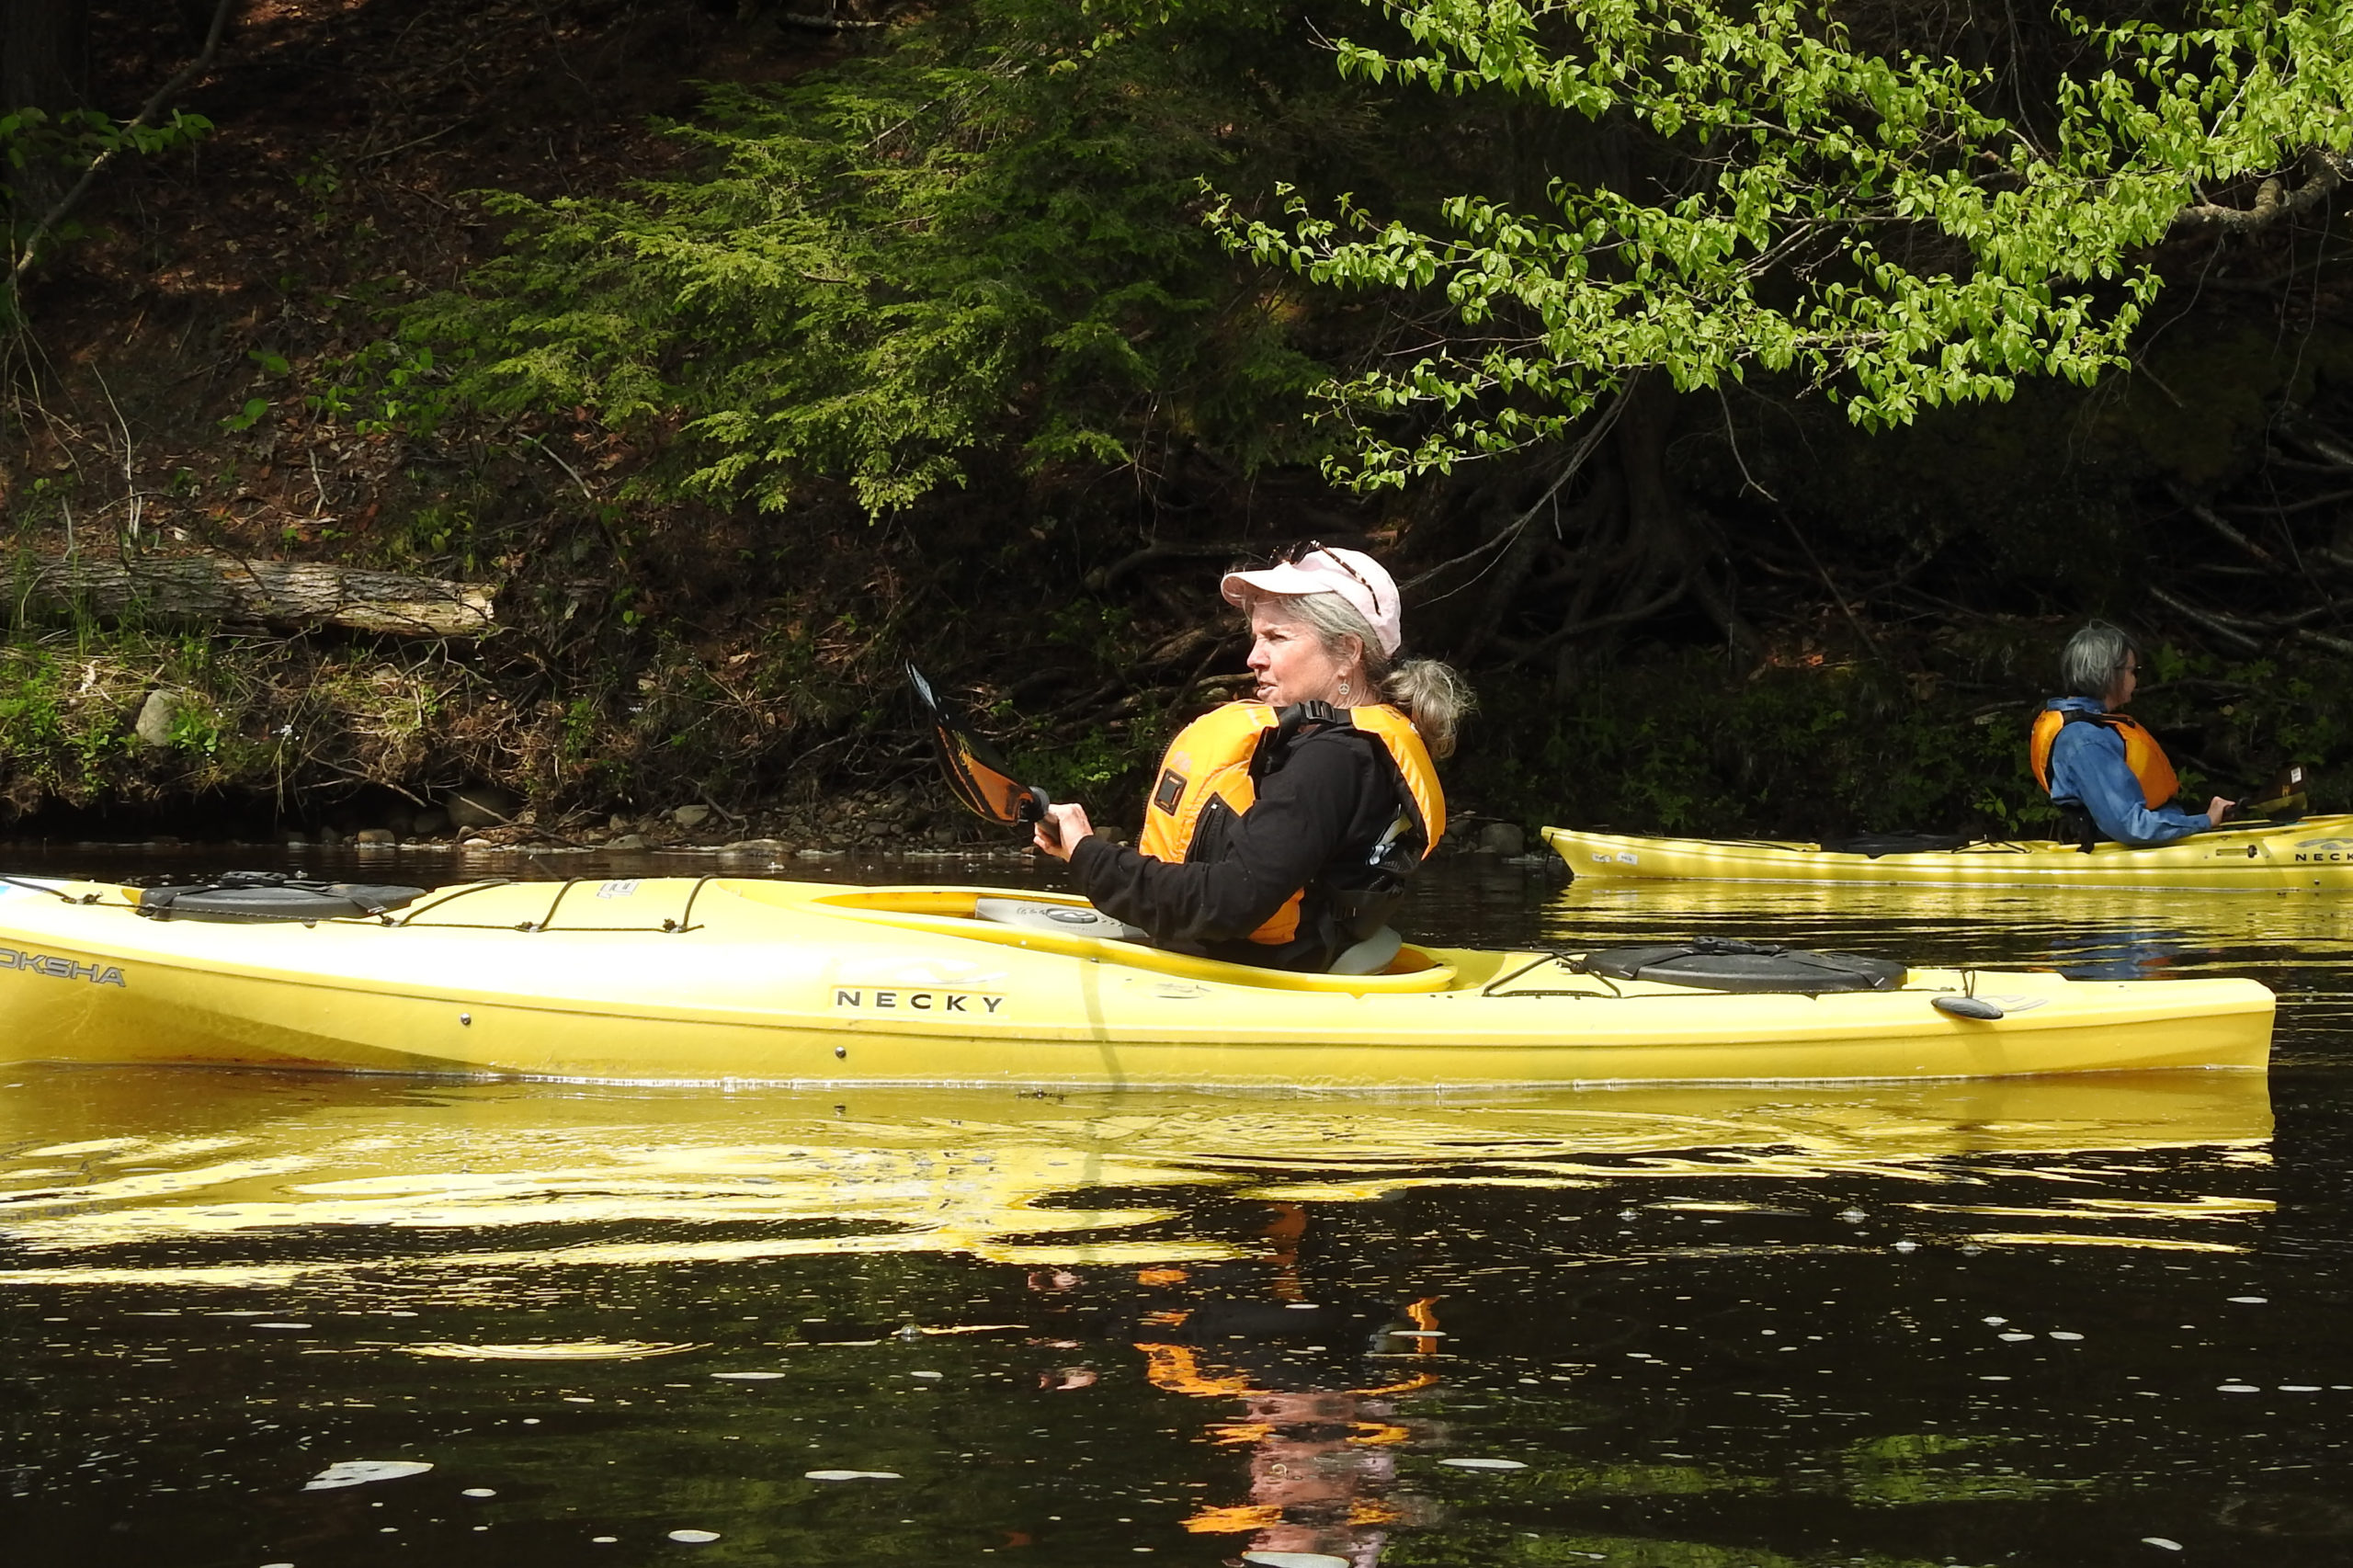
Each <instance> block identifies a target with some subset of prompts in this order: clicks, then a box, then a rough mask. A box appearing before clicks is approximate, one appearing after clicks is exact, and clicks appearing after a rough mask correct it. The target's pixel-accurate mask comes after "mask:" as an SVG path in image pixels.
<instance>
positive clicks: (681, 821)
mask: <svg viewBox="0 0 2353 1568" xmlns="http://www.w3.org/2000/svg"><path fill="white" fill-rule="evenodd" d="M670 820H671V821H672V822H674V823H676V824H678V825H679V826H680V827H685V828H696V827H700V826H701V825H702V824H705V823H707V822H709V821H710V807H709V806H680V807H679V808H678V809H677V810H676V811H674V812H671V813H670Z"/></svg>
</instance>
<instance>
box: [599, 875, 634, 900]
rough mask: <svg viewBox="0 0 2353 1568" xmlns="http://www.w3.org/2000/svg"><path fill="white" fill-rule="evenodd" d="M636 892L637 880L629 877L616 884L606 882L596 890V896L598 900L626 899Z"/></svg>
mask: <svg viewBox="0 0 2353 1568" xmlns="http://www.w3.org/2000/svg"><path fill="white" fill-rule="evenodd" d="M635 892H637V879H636V878H635V877H630V878H626V879H624V880H623V881H618V882H607V883H606V884H605V885H604V886H603V887H600V888H598V889H597V897H598V898H628V897H631V895H633V894H634V893H635Z"/></svg>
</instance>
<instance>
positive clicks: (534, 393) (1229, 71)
mask: <svg viewBox="0 0 2353 1568" xmlns="http://www.w3.org/2000/svg"><path fill="white" fill-rule="evenodd" d="M1275 14H1276V12H1275V8H1274V7H1272V6H1264V5H1258V4H1249V3H1235V4H1231V5H1220V6H1204V7H1201V8H1199V10H1198V11H1196V12H1194V13H1191V14H1189V15H1188V20H1187V21H1186V23H1185V24H1184V26H1183V27H1182V28H1178V27H1177V26H1176V24H1174V23H1170V22H1166V21H1165V20H1161V19H1157V18H1155V17H1154V16H1153V15H1152V14H1151V11H1150V8H1138V9H1137V10H1136V12H1135V13H1134V14H1133V15H1128V14H1126V13H1125V12H1123V10H1122V8H1120V7H1118V6H1113V7H1109V8H1098V9H1096V10H1093V11H1088V10H1085V9H1082V8H1079V7H1072V6H1063V5H1059V4H1055V3H1053V0H982V3H980V4H977V5H974V6H961V7H955V8H952V9H951V10H949V11H948V12H946V13H944V14H941V15H939V16H938V17H932V18H929V19H926V20H923V21H920V22H917V23H915V24H912V25H910V26H907V27H905V28H902V29H900V30H898V31H897V32H896V33H894V34H893V35H892V36H891V37H890V39H889V40H887V41H886V42H885V44H884V45H883V47H882V51H881V52H880V53H878V54H876V55H873V56H871V57H870V58H866V59H861V60H858V61H854V62H849V63H847V64H846V65H844V66H842V67H840V68H838V69H835V70H833V71H831V72H827V73H824V74H817V75H813V76H811V77H808V78H804V79H802V80H801V82H799V83H797V84H794V85H788V86H783V87H773V86H752V85H720V86H715V87H712V88H711V89H710V92H709V95H708V98H707V101H706V108H705V114H704V116H703V118H702V119H700V120H699V121H697V122H696V123H694V124H691V125H675V126H671V127H669V128H668V129H669V131H670V133H671V134H672V135H673V136H674V137H676V139H677V141H678V142H680V143H681V144H682V146H683V147H684V148H685V149H686V150H687V151H688V153H689V154H691V156H692V160H693V165H694V166H693V169H692V171H691V172H690V173H688V174H685V175H681V176H677V177H674V178H666V179H661V180H655V181H651V182H648V183H646V184H644V185H642V186H641V187H639V188H638V190H637V191H636V192H635V193H634V194H632V195H629V196H625V197H621V198H615V199H565V200H558V201H549V202H538V201H533V200H529V199H525V198H522V197H518V196H511V195H494V196H493V197H491V198H490V205H491V206H492V208H493V209H494V210H496V211H498V212H500V213H502V214H504V215H506V216H507V217H509V218H512V219H513V220H515V221H516V225H517V227H516V232H515V236H514V243H513V245H512V247H511V248H510V250H509V251H508V253H507V254H506V256H503V257H502V258H501V259H499V260H498V261H496V262H494V263H493V264H492V265H490V266H489V267H485V268H483V270H482V271H481V272H479V273H478V274H477V275H476V276H475V277H474V278H473V279H472V283H471V286H470V291H469V292H468V293H467V294H465V295H449V296H443V297H440V298H438V299H435V300H432V301H426V303H425V304H424V305H423V306H421V307H420V308H418V309H416V310H415V311H414V312H412V313H411V314H410V315H409V317H408V319H407V321H406V324H405V326H404V341H405V342H407V343H409V344H412V345H427V344H431V345H438V346H440V347H441V348H442V351H443V353H444V358H445V360H447V361H448V362H449V363H452V364H453V365H455V366H456V367H457V369H456V372H455V376H454V381H452V383H451V390H452V392H453V393H454V394H455V395H456V396H458V397H460V398H461V399H463V400H466V401H468V402H471V403H476V404H479V405H483V406H486V407H488V408H491V409H493V410H500V411H513V410H518V409H524V408H543V409H560V410H566V411H569V410H571V409H574V408H585V409H587V410H590V411H592V412H593V413H594V414H595V415H597V417H598V418H600V419H602V420H603V421H605V422H607V423H608V424H613V425H619V426H633V427H636V428H638V429H639V430H641V431H645V432H659V433H663V434H665V436H666V435H668V434H669V433H671V432H675V435H676V440H677V447H678V451H679V454H680V458H681V461H680V462H679V463H678V464H677V465H676V467H674V468H673V469H670V470H667V471H665V472H664V473H663V474H662V475H660V476H657V477H656V478H655V479H654V481H652V482H651V483H655V484H658V485H661V486H663V487H665V488H666V487H670V486H676V487H677V488H679V489H683V490H684V491H685V492H686V493H688V494H704V495H709V496H714V497H736V496H743V497H748V498H750V499H752V500H753V501H755V502H756V504H758V505H759V506H762V507H766V508H769V509H775V508H779V507H781V506H785V505H786V504H787V502H788V501H789V500H790V498H791V496H792V495H793V494H794V491H795V487H796V486H797V485H798V484H800V483H802V482H804V481H805V480H807V479H808V478H810V477H812V476H815V475H830V476H837V477H841V478H845V479H847V481H848V482H849V483H851V485H852V486H853V487H854V488H855V491H856V494H857V495H858V499H859V501H860V502H861V503H862V504H863V505H864V506H865V507H866V508H867V509H868V510H869V511H870V512H872V513H877V514H879V513H884V512H888V511H891V510H893V509H896V508H900V507H904V506H907V505H908V504H909V503H911V502H913V501H915V499H917V498H918V497H920V496H922V495H924V494H926V493H928V492H930V491H932V490H934V489H936V488H938V487H939V486H942V485H951V484H956V483H961V482H962V481H963V479H964V477H965V466H964V465H965V462H966V460H967V456H968V454H970V453H971V452H972V451H973V450H975V449H983V448H1000V447H1009V448H1013V449H1017V450H1018V452H1019V454H1020V456H1021V459H1022V460H1023V461H1024V462H1025V463H1026V464H1027V465H1028V466H1029V468H1031V469H1032V470H1035V469H1038V468H1040V467H1043V466H1046V465H1051V464H1056V463H1060V462H1064V461H1075V462H1080V463H1085V464H1089V465H1093V464H1101V463H1114V464H1116V463H1120V462H1125V461H1129V460H1131V459H1133V458H1134V457H1136V456H1137V454H1138V452H1139V450H1140V448H1141V446H1142V444H1144V443H1147V442H1149V441H1151V440H1153V439H1154V438H1159V439H1168V438H1172V437H1178V438H1181V437H1205V438H1211V439H1214V440H1216V441H1218V442H1220V443H1222V444H1223V445H1224V446H1226V447H1227V448H1228V449H1232V450H1236V451H1240V452H1243V453H1245V454H1250V453H1258V454H1263V453H1266V452H1268V451H1271V450H1276V449H1280V448H1281V447H1282V445H1283V443H1284V442H1285V441H1286V440H1288V439H1290V429H1291V427H1290V426H1288V425H1287V424H1286V423H1285V422H1284V421H1283V420H1282V418H1281V417H1280V411H1287V410H1290V409H1292V408H1295V407H1296V406H1297V404H1298V403H1299V399H1300V394H1301V393H1302V392H1303V390H1304V388H1305V387H1306V386H1307V385H1309V384H1311V383H1312V382H1313V381H1314V380H1315V379H1317V376H1318V374H1319V372H1317V371H1316V370H1315V369H1314V368H1313V366H1311V365H1309V364H1307V363H1306V362H1305V361H1304V360H1303V359H1302V358H1300V357H1299V356H1298V355H1297V354H1295V353H1293V352H1292V351H1291V350H1290V348H1288V347H1286V346H1285V343H1284V336H1283V330H1282V326H1281V323H1280V321H1279V312H1269V311H1268V310H1267V309H1266V308H1264V301H1261V300H1260V299H1258V297H1257V295H1258V290H1256V288H1255V287H1253V286H1250V285H1248V284H1247V283H1246V282H1244V281H1241V280H1238V279H1237V278H1236V274H1235V270H1234V269H1233V267H1231V266H1230V265H1229V264H1227V263H1226V262H1225V261H1224V259H1223V258H1222V257H1221V256H1219V254H1218V252H1217V249H1216V247H1215V246H1214V245H1213V244H1211V243H1209V241H1208V239H1207V238H1206V236H1205V235H1204V234H1203V233H1202V232H1201V230H1200V228H1199V224H1198V222H1197V221H1196V213H1195V210H1196V207H1197V199H1196V197H1195V194H1194V185H1195V181H1196V179H1197V178H1198V176H1199V175H1200V174H1201V173H1202V172H1203V171H1205V170H1211V169H1218V168H1223V167H1227V166H1229V165H1232V163H1233V158H1234V153H1233V151H1232V149H1231V147H1230V145H1229V142H1230V137H1229V136H1228V135H1227V134H1226V133H1228V132H1230V131H1232V129H1233V124H1234V123H1235V122H1236V120H1237V119H1245V118H1247V117H1249V116H1251V115H1253V114H1263V112H1264V110H1263V108H1262V107H1261V106H1259V105H1258V104H1256V101H1255V95H1256V93H1257V92H1258V91H1259V90H1260V89H1259V88H1258V87H1257V86H1256V85H1254V82H1253V78H1252V73H1251V62H1252V61H1253V59H1254V57H1255V56H1256V55H1257V54H1259V53H1262V52H1264V49H1265V42H1266V32H1267V26H1268V21H1269V18H1270V17H1272V16H1273V15H1275ZM1327 90H1328V87H1327ZM1270 410H1272V411H1276V412H1274V413H1272V414H1270Z"/></svg>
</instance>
